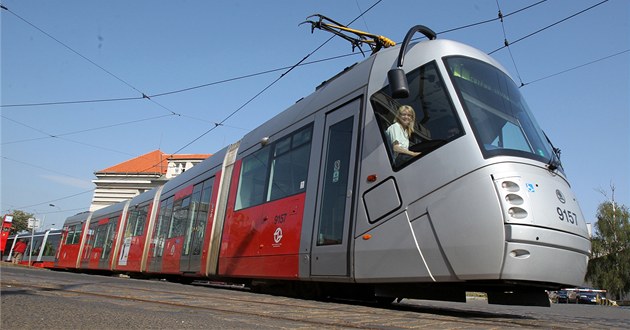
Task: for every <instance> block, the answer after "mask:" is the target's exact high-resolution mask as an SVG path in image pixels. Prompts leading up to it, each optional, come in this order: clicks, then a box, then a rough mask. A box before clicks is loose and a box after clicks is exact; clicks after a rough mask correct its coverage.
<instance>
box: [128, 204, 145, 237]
mask: <svg viewBox="0 0 630 330" xmlns="http://www.w3.org/2000/svg"><path fill="white" fill-rule="evenodd" d="M148 212H149V205H145V206H140V207H137V208H135V209H133V210H131V211H129V220H128V221H127V229H126V230H125V237H130V236H142V234H143V233H144V226H145V223H146V221H147V214H148Z"/></svg>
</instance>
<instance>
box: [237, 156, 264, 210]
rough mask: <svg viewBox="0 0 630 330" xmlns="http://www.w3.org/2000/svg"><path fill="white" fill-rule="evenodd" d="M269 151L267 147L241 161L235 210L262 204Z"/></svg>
mask: <svg viewBox="0 0 630 330" xmlns="http://www.w3.org/2000/svg"><path fill="white" fill-rule="evenodd" d="M270 150H271V148H270V147H269V146H267V147H265V148H263V149H261V150H258V151H256V152H255V153H253V154H252V155H251V156H248V157H246V158H245V159H243V165H242V168H241V178H240V180H239V182H238V193H237V196H236V205H235V209H237V210H240V209H244V208H247V207H250V206H254V205H258V204H262V203H263V201H264V198H265V181H266V178H267V169H268V167H269V155H270Z"/></svg>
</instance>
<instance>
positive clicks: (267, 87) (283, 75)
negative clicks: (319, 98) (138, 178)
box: [23, 0, 382, 208]
mask: <svg viewBox="0 0 630 330" xmlns="http://www.w3.org/2000/svg"><path fill="white" fill-rule="evenodd" d="M381 1H382V0H378V1H377V2H376V3H374V4H373V5H372V6H370V7H369V8H368V9H366V10H365V11H364V12H362V13H361V14H360V15H359V16H358V17H357V18H355V19H354V20H352V21H351V22H350V23H348V25H350V24H352V23H353V22H354V21H356V20H357V19H359V18H360V17H362V16H363V15H364V14H365V13H367V12H368V11H370V10H371V9H372V8H374V7H375V6H376V5H378V4H379V3H380V2H381ZM333 38H334V36H331V37H330V38H328V39H327V40H326V41H324V42H323V43H322V44H321V45H319V46H318V47H317V48H315V49H314V50H313V51H311V52H310V53H309V54H307V55H306V56H304V57H303V58H302V59H301V60H300V61H298V62H297V63H296V64H294V65H293V66H291V67H289V68H288V69H287V70H286V71H285V72H284V73H282V74H281V75H280V76H279V77H278V78H276V79H275V80H274V81H272V82H271V83H270V84H268V85H267V86H266V87H265V88H263V89H262V90H261V91H260V92H258V93H257V94H255V95H254V96H253V97H251V98H250V99H249V100H247V101H246V102H245V103H243V104H242V105H241V106H240V107H238V108H237V109H236V110H234V111H233V112H232V113H230V114H229V115H228V116H227V117H225V118H224V119H223V120H222V121H221V122H219V123H215V126H214V127H212V128H210V129H209V130H207V131H205V132H204V133H202V134H201V135H199V136H198V137H196V138H194V139H193V140H192V141H190V142H188V143H187V144H185V145H184V146H182V147H181V148H179V149H178V150H177V151H175V152H174V153H172V154H170V155H169V156H168V157H167V159H168V158H169V157H171V156H173V155H174V154H177V153H179V152H180V151H182V150H183V149H185V148H187V147H188V146H190V145H191V144H193V143H195V142H196V141H198V140H199V139H201V138H202V137H204V136H205V135H207V134H208V133H210V132H212V131H213V130H215V129H216V128H217V127H219V126H221V125H223V123H224V122H226V121H227V120H229V119H230V118H231V117H232V116H234V115H235V114H236V113H238V112H239V111H241V110H242V109H243V108H244V107H245V106H247V105H248V104H249V103H251V102H252V101H253V100H255V99H256V98H257V97H258V96H260V95H261V94H262V93H264V92H265V91H267V90H268V89H269V88H271V87H272V86H273V85H275V84H276V83H277V82H278V81H279V80H280V79H282V78H283V77H285V76H286V75H287V74H288V73H289V72H291V71H292V70H293V69H295V68H296V67H298V66H299V65H300V64H301V63H303V62H304V61H305V60H306V59H307V58H309V57H310V56H311V55H313V54H314V53H315V52H317V51H318V50H319V49H321V48H322V47H323V46H324V45H326V44H327V43H328V42H329V41H330V40H332V39H333ZM157 165H159V163H158V164H153V165H151V166H150V167H148V168H147V169H150V168H152V167H154V166H157ZM95 189H96V188H95ZM95 189H94V190H95ZM91 191H93V190H91ZM83 193H85V192H83ZM74 196H76V195H72V196H69V197H74ZM64 198H65V197H64ZM64 198H61V199H64ZM57 200H59V199H57ZM57 200H53V201H47V202H42V203H37V204H33V205H29V206H25V207H23V208H28V207H32V206H37V205H41V204H46V203H51V202H54V201H57Z"/></svg>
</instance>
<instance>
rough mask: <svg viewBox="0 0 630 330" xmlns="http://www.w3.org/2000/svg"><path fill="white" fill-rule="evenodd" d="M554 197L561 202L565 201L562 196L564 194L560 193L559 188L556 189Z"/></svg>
mask: <svg viewBox="0 0 630 330" xmlns="http://www.w3.org/2000/svg"><path fill="white" fill-rule="evenodd" d="M556 197H558V200H559V201H560V203H562V204H564V203H566V202H567V200H566V199H565V198H564V194H563V193H562V191H560V189H556Z"/></svg>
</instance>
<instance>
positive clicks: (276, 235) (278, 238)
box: [272, 227, 282, 247]
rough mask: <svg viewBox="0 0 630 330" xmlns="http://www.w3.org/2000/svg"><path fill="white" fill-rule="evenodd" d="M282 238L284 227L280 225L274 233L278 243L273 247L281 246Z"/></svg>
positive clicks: (274, 238)
mask: <svg viewBox="0 0 630 330" xmlns="http://www.w3.org/2000/svg"><path fill="white" fill-rule="evenodd" d="M281 240H282V228H280V227H278V228H276V231H275V232H274V233H273V241H274V242H276V244H273V245H272V246H273V247H279V246H280V245H282V244H280V241H281Z"/></svg>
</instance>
